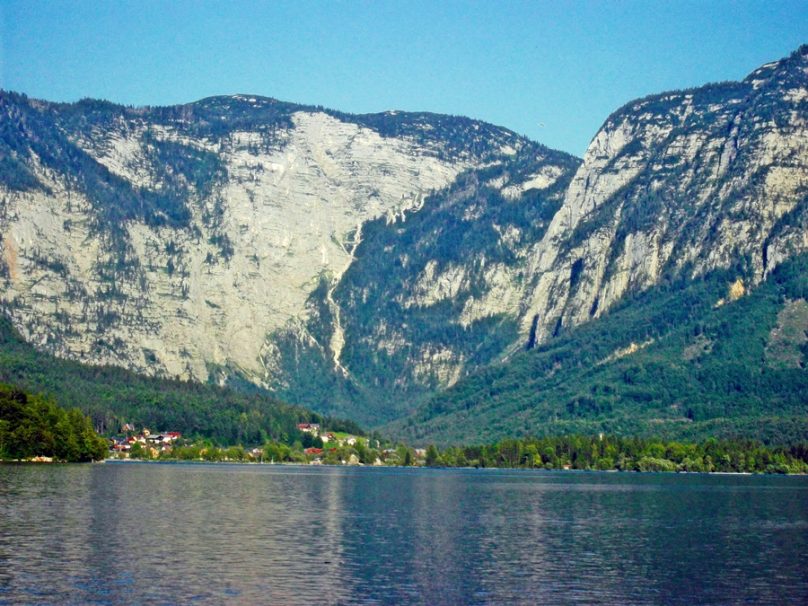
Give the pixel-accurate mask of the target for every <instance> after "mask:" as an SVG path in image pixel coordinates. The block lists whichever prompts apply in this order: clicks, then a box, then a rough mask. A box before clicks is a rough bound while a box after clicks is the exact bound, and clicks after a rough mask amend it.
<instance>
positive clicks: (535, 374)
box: [388, 256, 808, 444]
mask: <svg viewBox="0 0 808 606" xmlns="http://www.w3.org/2000/svg"><path fill="white" fill-rule="evenodd" d="M741 267H742V264H739V267H738V269H737V271H736V272H732V271H728V272H723V271H722V272H715V273H713V274H711V275H709V276H706V277H705V278H703V279H699V280H695V281H680V282H677V283H670V284H667V285H664V286H661V287H657V288H655V289H652V290H649V291H647V292H644V293H642V294H639V295H637V296H635V297H633V298H631V297H630V298H628V299H627V300H625V301H624V302H623V303H622V304H621V306H620V307H619V308H617V309H615V310H614V311H613V312H611V313H610V314H609V315H608V316H606V317H604V318H602V319H601V320H598V321H595V322H592V323H589V324H586V325H584V326H581V327H580V328H578V329H576V330H573V331H572V332H570V333H569V334H568V335H565V336H562V337H560V338H558V339H556V340H553V341H551V342H550V343H548V344H546V345H544V346H542V347H539V348H537V349H535V350H532V351H528V352H522V353H520V354H518V355H516V356H514V357H513V358H512V359H511V360H510V361H508V362H507V363H504V364H499V365H495V366H491V367H489V368H487V369H485V370H483V371H482V372H479V373H477V374H475V375H474V376H472V377H469V378H468V379H466V380H463V381H461V382H460V383H458V384H457V385H456V386H455V387H453V388H452V389H449V390H447V391H446V392H444V393H442V394H440V395H438V396H437V397H435V398H433V399H432V400H431V401H430V402H429V403H427V404H426V405H424V406H423V407H421V408H420V409H419V410H418V412H417V413H416V414H414V415H413V416H411V417H410V418H408V419H406V420H403V421H399V422H396V423H393V424H391V425H389V426H388V429H389V430H390V431H391V432H392V433H394V434H396V435H398V436H400V437H403V438H405V439H408V440H412V441H414V442H417V443H427V442H437V443H444V444H445V443H471V442H480V441H491V440H495V439H500V438H503V437H509V436H510V437H516V436H525V435H531V434H535V435H560V434H567V433H585V434H592V433H598V432H604V433H609V434H615V435H644V436H657V437H662V438H669V439H701V438H705V437H708V436H717V437H749V438H756V439H760V440H763V441H764V442H767V443H781V444H787V443H795V442H798V441H802V440H806V439H808V369H807V368H806V366H807V365H808V303H807V302H806V299H808V258H806V257H805V256H801V257H797V258H795V259H793V260H791V261H789V262H787V263H784V264H783V265H781V266H780V267H779V268H777V269H776V270H775V271H774V272H773V273H772V274H771V275H770V276H769V278H768V279H767V280H766V282H764V283H763V284H761V285H760V286H759V287H757V288H756V289H754V290H752V291H751V293H746V292H744V294H743V295H741V291H743V290H744V289H743V288H742V287H741V285H740V283H739V282H737V281H736V277H737V275H738V274H739V273H741V269H740V268H741ZM739 295H740V296H739ZM735 297H737V299H735V300H733V299H734V298H735Z"/></svg>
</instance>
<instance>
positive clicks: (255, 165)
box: [0, 47, 808, 424]
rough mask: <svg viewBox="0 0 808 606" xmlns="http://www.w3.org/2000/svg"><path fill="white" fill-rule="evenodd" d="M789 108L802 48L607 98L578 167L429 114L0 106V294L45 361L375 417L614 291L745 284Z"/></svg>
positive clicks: (794, 137) (766, 229) (785, 221)
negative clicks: (615, 101)
mask: <svg viewBox="0 0 808 606" xmlns="http://www.w3.org/2000/svg"><path fill="white" fill-rule="evenodd" d="M806 104H808V47H803V48H801V49H800V50H798V51H797V52H795V53H794V54H793V55H792V56H790V57H788V58H786V59H783V60H782V61H778V62H775V63H771V64H767V65H765V66H763V67H761V68H760V69H758V70H756V71H754V72H753V73H752V74H751V75H750V76H749V77H748V78H746V79H745V80H744V81H743V82H735V83H723V84H717V85H709V86H706V87H702V88H698V89H693V90H687V91H676V92H671V93H665V94H662V95H656V96H653V97H648V98H646V99H641V100H638V101H635V102H632V103H629V104H628V105H626V106H625V107H623V108H621V109H620V110H618V111H617V112H615V113H614V114H613V115H612V116H610V117H609V118H608V120H607V121H606V123H605V124H604V125H603V127H602V128H601V130H600V131H599V132H598V133H597V134H596V136H595V137H594V139H593V141H592V143H591V145H590V147H589V149H588V150H587V152H586V155H585V157H584V159H583V162H581V161H579V160H578V159H576V158H573V157H571V156H569V155H567V154H563V153H560V152H556V151H553V150H549V149H547V148H544V147H543V146H540V145H538V144H535V143H532V142H530V141H528V140H526V139H524V138H521V137H519V136H517V135H515V134H514V133H512V132H510V131H507V130H505V129H502V128H498V127H494V126H491V125H488V124H485V123H481V122H477V121H473V120H470V119H466V118H457V117H450V116H440V115H434V114H410V113H397V112H387V113H384V114H374V115H366V116H350V115H346V114H341V113H338V112H334V111H331V110H325V109H322V108H315V107H304V106H298V105H292V104H286V103H281V102H278V101H275V100H272V99H266V98H259V97H249V96H234V97H217V98H212V99H206V100H203V101H200V102H197V103H193V104H189V105H184V106H177V107H169V108H125V107H120V106H116V105H112V104H108V103H104V102H97V101H83V102H79V103H77V104H71V105H67V104H51V103H46V102H42V101H36V100H31V99H27V98H25V97H23V96H20V95H16V94H13V93H0V152H2V153H1V154H0V252H2V260H1V261H0V281H2V294H0V303H2V306H3V310H4V313H5V315H6V316H7V317H9V318H10V320H11V321H12V323H13V325H14V326H15V328H17V329H18V330H19V331H20V332H21V334H22V335H23V336H24V337H25V338H26V339H27V340H28V341H29V342H31V343H33V344H35V345H36V346H37V347H38V348H40V349H43V350H46V351H49V352H51V353H56V354H57V355H60V356H62V357H68V358H72V359H76V360H80V361H84V362H89V363H93V364H102V363H103V364H114V365H120V366H125V367H127V368H130V369H134V370H136V371H138V372H143V373H147V374H158V375H164V376H172V377H173V376H178V377H181V378H186V379H193V380H199V381H215V382H220V383H224V382H228V383H231V384H242V385H244V386H247V387H250V388H253V387H251V386H253V385H257V386H259V387H261V388H268V389H271V390H272V391H273V392H275V393H276V394H278V395H280V396H282V397H285V398H287V399H289V400H290V401H293V402H296V403H302V404H305V405H307V406H310V407H312V408H314V409H316V410H318V411H321V412H324V413H328V414H338V415H342V416H350V417H352V418H355V419H357V420H360V421H362V422H365V423H369V424H378V423H380V422H383V421H386V420H390V419H393V418H397V417H401V416H403V415H405V414H407V413H408V412H410V411H412V410H413V409H414V408H416V407H417V406H418V405H419V404H420V403H422V402H425V401H426V400H428V398H429V397H430V396H431V395H433V394H434V393H435V392H436V391H440V390H443V389H445V388H447V387H450V386H452V385H454V384H455V383H458V382H460V383H462V382H463V380H464V378H465V377H467V376H468V375H470V374H472V373H474V372H475V371H477V370H478V369H480V368H482V367H485V366H486V365H489V364H491V363H493V362H497V361H501V360H503V359H508V358H509V357H511V356H513V355H514V354H515V353H516V352H517V351H520V350H524V349H531V348H535V347H537V346H540V345H542V344H546V343H549V342H550V341H552V340H553V339H554V338H555V337H558V336H559V335H565V334H566V333H568V332H569V330H570V329H572V328H573V327H575V326H578V325H581V324H583V323H587V322H589V321H590V320H593V319H596V318H599V317H601V316H603V315H605V314H607V312H608V311H609V310H610V309H612V308H614V307H615V306H616V305H617V304H618V303H619V302H621V301H624V300H625V298H626V296H627V295H633V294H635V293H637V292H641V291H644V290H646V289H649V288H652V287H655V286H660V285H664V284H668V283H671V282H674V281H677V280H681V279H692V278H697V277H699V276H703V275H705V274H707V273H709V272H711V271H713V270H716V269H723V270H728V271H729V272H730V273H732V274H733V281H737V285H736V291H739V292H741V293H743V292H746V291H748V290H749V289H750V288H753V287H755V286H756V285H757V284H758V283H760V282H761V281H763V280H764V279H765V278H766V277H767V276H768V275H769V274H770V273H771V272H772V271H773V269H774V268H775V267H776V266H778V264H780V263H781V262H783V261H784V260H785V259H788V258H790V257H793V256H794V255H797V254H798V253H800V252H804V251H806V250H808V217H806V213H808V210H806V209H807V208H808V203H807V202H806V191H808V170H806V168H807V167H806V163H808V153H807V152H808V150H807V149H806V148H807V147H808V129H807V128H806V117H807V116H808V112H806V109H808V108H807V107H806ZM624 345H625V347H629V344H624ZM489 395H490V394H489Z"/></svg>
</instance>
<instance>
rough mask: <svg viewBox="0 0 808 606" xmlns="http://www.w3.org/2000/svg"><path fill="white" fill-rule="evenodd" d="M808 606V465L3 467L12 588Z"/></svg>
mask: <svg viewBox="0 0 808 606" xmlns="http://www.w3.org/2000/svg"><path fill="white" fill-rule="evenodd" d="M18 603H19V604H315V603H325V604H342V603H344V604H398V603H412V604H688V605H691V604H741V603H744V604H752V603H753V604H808V478H803V477H750V476H707V475H667V474H614V473H611V474H609V473H574V472H566V473H565V472H530V471H504V470H479V471H477V470H429V469H375V468H361V469H360V468H333V467H331V468H325V467H319V468H317V467H287V466H272V465H263V466H258V465H204V464H198V465H197V464H138V463H107V464H103V465H42V466H32V465H25V466H23V465H4V466H3V465H0V604H18Z"/></svg>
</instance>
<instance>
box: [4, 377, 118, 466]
mask: <svg viewBox="0 0 808 606" xmlns="http://www.w3.org/2000/svg"><path fill="white" fill-rule="evenodd" d="M106 456H107V441H106V440H105V439H104V438H102V437H100V436H99V435H98V434H96V433H95V431H94V430H93V426H92V423H90V420H89V419H88V418H87V417H85V416H84V415H83V414H81V411H80V410H78V409H76V408H73V409H70V410H65V409H63V408H60V407H59V406H57V405H56V403H55V402H54V401H53V400H52V399H50V398H45V397H42V396H37V395H31V394H28V393H26V392H25V391H21V390H19V389H16V388H14V387H11V386H9V385H2V384H0V460H27V459H32V458H34V457H47V458H49V459H54V460H57V461H65V462H71V463H74V462H84V461H98V460H101V459H104V458H106Z"/></svg>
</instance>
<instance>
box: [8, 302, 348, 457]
mask: <svg viewBox="0 0 808 606" xmlns="http://www.w3.org/2000/svg"><path fill="white" fill-rule="evenodd" d="M0 383H9V384H12V385H16V386H18V387H20V388H22V389H24V390H26V391H29V392H33V393H38V394H44V395H46V396H50V397H51V398H53V399H54V400H55V401H56V403H57V404H58V405H59V406H62V407H64V408H78V409H80V410H81V411H82V412H83V413H84V414H87V415H89V416H90V418H91V419H92V422H93V425H94V427H95V429H96V430H97V431H99V432H101V433H110V432H117V431H118V430H119V429H120V426H121V425H122V424H123V423H133V424H134V425H135V426H137V427H138V428H140V427H144V426H145V427H149V428H151V429H157V430H162V431H179V432H181V433H182V434H183V435H185V436H188V437H204V438H211V439H213V440H215V441H217V442H219V443H222V444H237V443H244V444H248V443H261V444H263V443H264V442H266V441H267V440H275V441H281V442H288V443H291V442H292V441H294V440H295V439H297V438H298V437H299V432H298V431H297V427H296V425H297V423H300V422H314V423H323V424H325V425H328V426H329V428H331V429H334V430H339V429H344V430H347V431H351V432H353V433H360V432H361V430H359V428H358V427H356V426H355V425H354V424H353V423H350V422H343V421H338V420H334V419H324V418H323V417H321V416H320V415H317V414H315V413H312V412H310V411H308V410H306V409H303V408H300V407H296V406H290V405H288V404H284V403H282V402H280V401H278V400H275V399H273V398H270V397H268V396H267V395H265V394H262V393H257V392H256V390H255V388H254V389H253V393H244V392H240V391H236V390H233V389H224V388H220V387H216V386H213V385H203V384H199V383H193V382H183V381H167V380H162V379H154V378H148V377H143V376H140V375H137V374H135V373H132V372H129V371H126V370H123V369H120V368H113V367H108V366H84V365H81V364H78V363H76V362H71V361H66V360H61V359H58V358H55V357H53V356H50V355H48V354H44V353H41V352H38V351H36V350H35V349H34V348H33V347H31V346H30V345H28V344H27V343H25V342H24V341H23V340H22V338H21V337H20V336H19V335H18V334H17V333H16V331H14V330H13V328H12V327H11V326H10V324H9V322H8V321H7V320H6V319H4V318H0Z"/></svg>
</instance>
